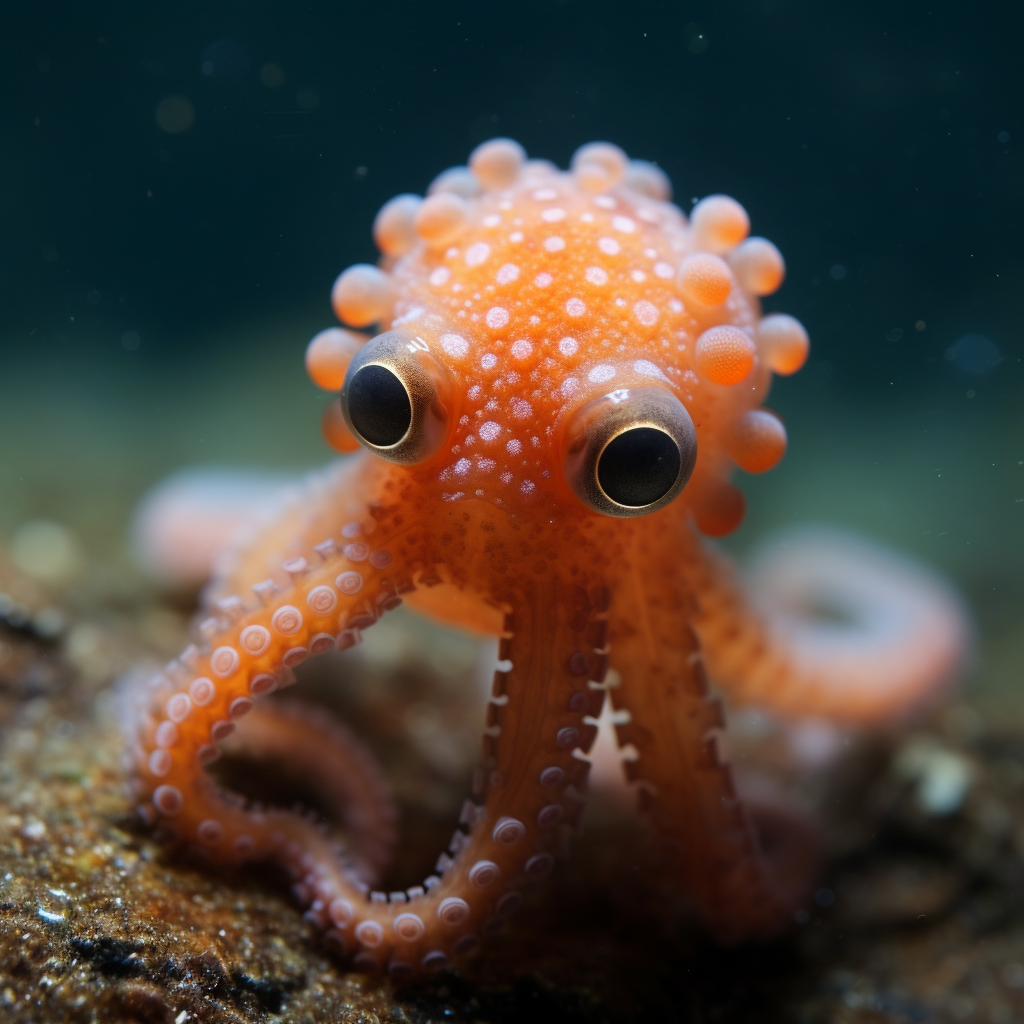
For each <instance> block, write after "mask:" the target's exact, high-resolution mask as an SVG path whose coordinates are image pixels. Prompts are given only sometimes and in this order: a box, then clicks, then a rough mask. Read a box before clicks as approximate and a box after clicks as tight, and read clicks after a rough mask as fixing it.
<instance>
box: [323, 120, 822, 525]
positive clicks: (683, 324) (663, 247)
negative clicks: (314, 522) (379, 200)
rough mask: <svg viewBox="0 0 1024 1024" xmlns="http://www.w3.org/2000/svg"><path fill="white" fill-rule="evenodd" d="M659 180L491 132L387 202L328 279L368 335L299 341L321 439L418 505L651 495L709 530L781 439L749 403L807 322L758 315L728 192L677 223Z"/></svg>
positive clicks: (545, 514) (648, 171) (801, 344)
mask: <svg viewBox="0 0 1024 1024" xmlns="http://www.w3.org/2000/svg"><path fill="white" fill-rule="evenodd" d="M669 192H670V188H669V185H668V182H667V179H666V178H665V177H664V175H663V174H662V173H661V172H660V171H659V170H658V169H657V168H655V167H653V166H652V165H650V164H646V163H643V162H641V161H629V160H628V159H627V158H626V156H625V154H623V153H622V151H621V150H619V149H618V148H617V147H615V146H612V145H609V144H607V143H592V144H590V145H588V146H584V147H582V148H581V149H580V150H578V151H577V153H576V154H575V156H574V157H573V161H572V165H571V167H570V169H569V170H568V171H566V172H562V171H559V170H557V169H556V168H554V167H553V166H551V165H550V164H548V163H546V162H543V161H529V160H526V159H525V155H524V153H523V151H522V149H521V147H519V146H518V144H516V143H514V142H512V141H511V140H507V139H498V140H494V141H492V142H488V143H485V144H483V145H482V146H480V147H478V148H477V150H475V151H474V153H473V154H472V155H471V157H470V161H469V166H468V167H467V168H454V169H452V170H450V171H446V172H445V173H444V174H442V175H441V176H440V177H439V178H438V179H437V180H436V181H435V182H434V184H433V185H432V186H431V187H430V189H429V190H428V194H427V197H426V198H420V197H418V196H411V195H402V196H398V197H396V198H395V199H392V200H391V201H390V202H389V203H387V204H386V205H385V206H384V208H383V209H382V210H381V212H380V214H379V215H378V217H377V220H376V222H375V225H374V233H375V238H376V241H377V244H378V246H379V247H380V249H381V252H382V259H381V263H380V265H379V266H369V265H358V266H355V267H350V268H349V269H348V270H346V271H345V272H344V273H343V274H342V275H341V276H340V277H339V278H338V280H337V282H336V283H335V286H334V290H333V293H332V300H333V305H334V308H335V311H336V313H337V314H338V316H339V318H340V319H341V320H342V321H343V322H344V323H346V324H348V325H349V326H350V327H353V328H363V327H371V326H374V327H376V328H377V332H378V333H376V334H373V335H360V334H357V333H355V332H354V331H351V330H343V329H340V328H334V329H331V330H329V331H325V332H322V333H321V334H320V335H317V337H316V338H314V339H313V341H312V342H311V344H310V347H309V349H308V351H307V367H308V369H309V372H310V375H311V377H312V378H313V380H314V382H315V383H317V384H318V385H320V386H321V387H324V388H325V389H327V390H332V391H340V401H338V402H334V403H332V406H331V407H330V409H329V410H328V413H327V416H326V418H325V433H326V435H327V437H328V440H329V441H330V442H331V443H332V444H333V445H334V447H336V448H338V449H339V450H342V451H349V450H353V449H354V448H355V447H357V446H362V447H363V448H365V449H367V450H368V451H370V452H372V453H373V454H374V455H375V456H377V457H379V458H381V459H384V460H387V461H389V462H391V463H393V464H395V465H396V467H398V468H397V469H396V472H397V473H402V474H406V476H407V479H408V480H410V481H415V482H416V484H417V485H418V486H420V487H423V488H426V489H428V491H432V492H433V495H434V496H435V497H436V499H437V501H438V502H458V501H466V500H483V501H486V502H489V503H491V504H492V505H494V506H497V507H499V508H501V509H503V510H505V511H507V512H508V513H510V514H511V515H513V516H515V517H516V518H517V519H521V520H528V519H531V518H537V519H544V520H546V521H557V520H558V519H560V518H562V517H569V516H576V517H578V516H580V515H584V516H614V517H632V516H638V515H645V514H648V513H654V512H658V511H660V510H663V509H665V510H666V512H665V514H673V515H691V516H692V517H693V518H694V519H695V520H696V522H697V525H698V526H699V527H700V528H701V529H702V530H703V531H704V532H705V533H708V534H713V535H720V534H723V533H727V532H729V531H730V530H731V529H733V528H734V527H735V526H736V525H737V524H738V522H739V520H740V518H741V517H742V514H743V501H742V497H741V495H740V493H739V491H737V490H736V489H735V488H734V487H732V486H731V484H730V483H729V475H730V473H731V471H732V469H733V468H734V467H736V466H739V467H740V468H742V469H744V470H747V471H750V472H763V471H764V470H767V469H770V468H772V467H773V466H774V465H775V464H776V463H777V462H778V461H779V459H780V458H781V457H782V454H783V453H784V451H785V446H786V435H785V430H784V428H783V426H782V424H781V422H780V421H779V419H778V418H777V417H776V416H775V415H774V414H773V413H771V412H769V411H768V410H766V409H764V408H762V407H761V406H762V403H763V401H764V399H765V398H766V397H767V393H768V388H769V385H770V381H771V377H772V373H773V372H776V373H783V374H788V373H793V372H795V371H796V370H797V369H799V367H800V366H801V365H802V363H803V361H804V359H805V358H806V355H807V347H808V344H807V335H806V333H805V332H804V330H803V328H802V327H801V326H800V324H799V323H798V322H797V321H795V320H794V319H793V318H792V317H788V316H784V315H778V314H777V315H772V316H767V317H762V316H761V311H760V303H759V299H760V297H761V296H763V295H766V294H769V293H770V292H772V291H774V290H775V289H776V288H777V287H778V286H779V285H780V284H781V282H782V278H783V273H784V267H783V262H782V257H781V255H780V254H779V252H778V250H777V249H776V248H775V247H774V246H773V245H772V244H771V243H770V242H768V241H767V240H765V239H762V238H750V237H748V229H749V222H748V218H747V214H746V212H745V211H744V210H743V208H742V207H741V206H740V205H739V203H737V202H736V201H735V200H733V199H730V198H728V197H726V196H710V197H708V198H706V199H704V200H702V201H701V202H699V203H698V204H697V205H696V206H695V207H694V208H693V210H692V211H691V214H690V216H689V218H687V217H686V216H685V215H684V214H683V212H682V211H681V210H680V209H679V208H678V207H677V206H675V205H673V204H672V203H671V202H670V197H669ZM669 510H671V511H669Z"/></svg>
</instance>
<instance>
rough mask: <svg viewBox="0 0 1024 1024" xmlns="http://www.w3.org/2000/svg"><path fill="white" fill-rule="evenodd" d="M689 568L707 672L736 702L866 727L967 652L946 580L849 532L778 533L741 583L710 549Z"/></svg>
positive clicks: (939, 682)
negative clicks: (695, 597) (745, 579)
mask: <svg viewBox="0 0 1024 1024" xmlns="http://www.w3.org/2000/svg"><path fill="white" fill-rule="evenodd" d="M692 567H693V571H692V585H693V589H694V591H695V593H696V595H697V602H698V608H697V611H696V614H695V617H694V627H695V628H696V631H697V634H698V636H699V637H700V641H701V644H702V646H703V648H704V651H705V656H706V659H707V666H708V671H709V672H710V674H711V678H712V679H713V680H714V682H715V683H716V684H717V685H719V686H721V687H722V688H723V690H724V691H725V692H726V693H727V694H728V696H729V698H730V700H734V701H736V702H737V703H743V704H757V705H760V706H763V707H767V708H770V709H771V710H774V711H777V712H780V713H782V714H786V715H792V716H794V717H823V718H828V719H832V720H835V721H837V722H841V723H847V724H860V725H868V724H871V723H875V722H880V721H883V720H886V719H890V718H893V717H898V716H900V715H901V714H904V713H906V712H908V711H910V710H913V709H915V708H917V707H919V706H920V705H921V704H922V703H924V702H927V700H928V699H929V698H931V697H933V696H934V695H936V694H937V693H940V692H941V691H942V688H943V686H944V685H945V684H947V683H948V682H949V681H950V680H952V679H953V678H954V677H955V676H956V674H957V673H958V671H960V670H961V669H962V668H963V667H964V665H965V663H966V661H967V659H968V655H969V649H970V633H971V630H970V625H969V620H968V616H967V613H966V611H965V609H964V607H963V604H962V603H961V601H960V600H959V598H958V597H957V595H956V594H955V592H954V591H953V590H952V588H951V587H950V586H949V585H948V584H946V583H945V582H944V581H943V580H942V579H941V578H939V577H938V576H936V575H935V574H934V573H932V572H930V571H928V570H927V569H925V568H924V567H922V566H920V565H918V564H916V563H915V562H913V561H911V560H910V559H907V558H906V557H904V556H902V555H900V554H898V553H896V552H894V551H891V550H888V549H886V548H884V547H882V546H881V545H878V544H874V543H871V542H869V541H866V540H864V539H862V538H859V537H856V536H854V535H851V534H847V533H844V532H842V531H839V530H835V529H828V528H824V527H802V528H798V529H794V530H790V531H786V532H785V533H783V534H781V535H779V536H778V537H777V538H776V539H775V540H774V542H773V543H771V544H770V545H766V546H765V548H764V550H763V552H762V553H761V555H760V556H759V557H757V558H756V559H755V561H754V563H753V565H752V567H751V571H750V572H749V573H748V575H747V583H746V585H745V586H744V585H742V584H741V581H740V580H739V578H738V576H737V574H736V573H735V571H734V569H733V568H732V566H731V565H730V564H729V562H728V560H727V559H726V558H725V557H724V556H722V555H721V554H719V553H717V552H715V551H713V550H706V551H704V552H703V553H702V554H700V555H698V556H697V557H696V558H695V559H694V561H693V563H692Z"/></svg>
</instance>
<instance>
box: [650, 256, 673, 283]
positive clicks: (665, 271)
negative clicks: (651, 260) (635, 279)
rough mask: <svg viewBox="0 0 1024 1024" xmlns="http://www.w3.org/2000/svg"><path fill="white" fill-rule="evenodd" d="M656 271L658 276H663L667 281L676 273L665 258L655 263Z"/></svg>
mask: <svg viewBox="0 0 1024 1024" xmlns="http://www.w3.org/2000/svg"><path fill="white" fill-rule="evenodd" d="M654 273H655V274H657V275H658V277H660V278H663V279H664V280H666V281H667V280H668V279H669V278H670V277H672V276H673V274H675V271H674V270H673V269H672V267H671V266H670V265H669V264H668V263H666V262H665V261H664V260H659V261H658V262H657V263H655V264H654Z"/></svg>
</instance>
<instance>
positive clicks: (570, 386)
mask: <svg viewBox="0 0 1024 1024" xmlns="http://www.w3.org/2000/svg"><path fill="white" fill-rule="evenodd" d="M579 386H580V382H579V381H578V380H577V379H576V378H575V377H566V378H565V380H563V381H562V386H561V387H560V388H559V389H558V390H559V391H560V392H561V394H562V397H563V398H568V397H569V396H570V395H572V394H575V392H576V391H577V390H578V389H579Z"/></svg>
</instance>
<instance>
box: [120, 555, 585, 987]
mask: <svg viewBox="0 0 1024 1024" xmlns="http://www.w3.org/2000/svg"><path fill="white" fill-rule="evenodd" d="M378 550H380V549H378ZM357 554H361V553H357ZM345 560H346V556H345V555H344V554H342V553H337V554H336V555H335V556H334V557H332V558H329V559H328V560H327V563H326V564H325V565H324V566H323V567H322V568H321V570H320V571H319V572H316V573H310V574H309V575H308V576H304V577H303V578H302V579H301V581H300V582H299V583H297V584H296V585H295V586H293V588H292V589H291V590H289V591H286V592H282V593H281V594H278V595H276V596H275V597H273V598H271V599H270V600H269V601H268V604H267V607H266V608H264V609H259V610H255V611H250V612H248V613H247V614H243V615H242V616H241V617H240V618H239V619H238V620H237V621H236V622H235V623H234V624H232V625H231V626H230V627H229V628H228V629H226V630H223V631H222V632H221V633H220V634H219V635H217V636H216V637H214V638H212V639H211V640H210V641H209V643H208V644H207V646H206V647H205V648H204V649H193V650H192V651H190V652H187V653H186V655H185V656H183V659H182V661H181V662H180V663H179V664H178V665H177V666H173V667H172V668H170V669H169V670H168V671H167V672H165V673H164V674H163V676H161V677H160V678H159V680H158V681H157V684H156V686H155V688H154V691H153V693H154V695H155V696H156V700H155V701H154V706H153V709H152V711H151V713H150V714H149V715H147V716H145V718H144V720H143V722H142V726H141V729H140V743H139V748H140V749H139V753H140V758H141V763H142V769H141V772H140V778H139V788H140V796H141V797H142V799H143V807H144V810H145V812H146V813H147V815H148V816H149V817H151V818H152V819H154V820H158V821H160V822H161V823H162V824H163V825H164V827H165V828H168V829H172V830H173V831H174V832H175V833H176V834H177V835H178V837H179V838H180V839H182V840H184V841H185V842H187V843H190V844H192V845H193V846H196V847H198V848H200V849H203V850H205V851H207V852H208V853H209V854H210V856H211V857H212V858H214V859H217V860H221V861H225V860H226V861H242V860H253V859H270V860H274V861H276V862H278V863H280V864H282V865H283V866H284V867H285V868H286V869H287V870H288V871H289V873H290V874H291V875H292V877H293V879H294V881H295V883H296V887H295V891H296V893H297V895H298V897H299V898H300V900H302V901H303V902H304V903H306V904H308V906H309V911H308V916H310V917H311V919H312V920H314V921H316V922H317V923H318V924H320V925H321V926H322V927H324V928H325V929H327V930H328V936H329V938H330V939H331V941H332V943H333V944H334V946H335V947H336V948H337V949H339V950H341V951H343V952H344V953H346V954H349V955H353V956H354V960H355V963H356V965H357V966H360V967H362V968H375V967H384V966H387V967H388V969H389V971H390V972H391V973H392V974H393V975H395V976H398V977H402V976H407V975H411V974H413V973H418V972H420V971H423V970H430V969H433V968H437V967H440V966H443V965H444V964H446V963H448V962H449V961H450V960H452V959H454V958H455V957H458V956H460V955H463V954H465V953H468V952H469V951H470V950H471V949H473V948H475V946H476V944H477V943H478V941H479V938H480V936H481V935H482V934H484V933H485V932H486V931H487V930H488V929H490V928H492V927H494V926H495V925H497V924H499V923H500V922H501V920H502V919H503V918H504V917H506V916H507V915H508V914H509V913H511V912H512V911H513V910H514V909H515V908H516V907H517V906H518V905H519V903H521V902H522V894H521V890H522V888H523V886H524V885H525V884H526V883H527V882H529V881H530V880H532V879H537V878H541V877H543V876H544V875H546V874H547V873H548V871H549V870H550V869H551V867H552V866H553V863H554V857H555V855H556V854H557V853H558V852H560V850H561V849H562V847H563V846H564V844H565V839H566V832H567V830H571V827H572V826H573V825H575V824H576V823H577V822H578V821H579V817H580V813H581V811H582V792H583V790H584V788H585V784H586V775H587V769H588V768H589V764H588V762H586V761H585V760H584V759H581V758H580V757H579V756H578V753H577V751H579V750H580V749H582V750H584V751H585V750H587V749H588V748H589V746H590V744H591V743H592V742H593V738H594V735H595V732H596V727H595V725H594V723H593V718H592V716H595V715H597V714H598V713H599V712H600V708H601V703H602V699H603V691H602V690H600V688H594V687H592V686H591V685H590V683H591V681H592V680H598V679H600V677H601V675H602V674H603V664H604V662H603V657H602V655H601V654H600V653H599V652H598V651H597V650H596V648H595V643H596V642H600V639H601V636H602V634H603V631H602V630H601V628H600V625H599V621H600V618H601V614H602V609H601V607H600V603H599V602H595V601H594V600H592V599H591V598H590V597H588V595H587V594H586V593H585V592H584V591H582V590H581V589H579V588H577V589H576V590H574V591H572V592H571V593H569V592H564V591H559V592H558V593H553V592H551V591H550V590H549V589H547V588H545V589H544V590H543V591H541V590H540V589H538V591H537V592H531V593H529V594H524V595H523V597H522V598H521V599H519V600H517V601H515V602H513V604H514V607H515V611H514V613H512V614H511V615H510V616H509V617H508V619H507V621H506V635H505V636H504V637H503V640H502V643H501V652H500V653H501V658H502V659H503V660H504V661H505V662H511V665H510V666H509V667H501V668H500V669H499V671H498V672H497V674H496V676H495V685H494V699H493V701H492V703H491V705H490V709H489V714H488V728H487V731H486V732H485V736H484V762H483V765H482V769H481V771H480V772H479V773H478V776H477V778H476V780H475V784H474V789H475V791H476V793H477V794H478V796H481V797H483V798H484V802H483V804H482V805H477V804H476V803H473V802H471V801H467V803H466V805H465V807H464V810H463V814H462V818H461V824H462V825H463V826H464V829H465V830H463V829H459V830H457V831H456V833H455V835H454V836H453V839H452V843H451V845H450V847H449V850H448V852H447V853H444V854H442V855H441V857H440V858H439V860H438V865H437V872H438V873H437V874H436V875H432V876H431V877H430V878H428V879H426V880H425V881H424V883H423V884H422V885H421V886H413V887H412V888H410V889H408V890H405V891H403V892H394V893H389V894H388V893H382V892H369V885H368V883H367V881H366V879H365V877H364V875H363V874H362V873H361V872H360V871H359V870H358V864H357V862H356V861H355V860H353V859H352V858H351V857H349V858H340V857H339V856H338V852H337V850H336V849H335V847H334V845H333V844H332V842H331V840H330V839H329V838H328V837H327V836H326V835H325V834H324V833H323V832H322V831H321V830H320V828H319V827H318V826H317V825H316V824H315V823H314V822H312V821H310V820H308V819H305V818H303V817H301V816H299V815H296V814H294V813H291V812H286V811H276V810H262V809H252V808H247V807H245V806H243V805H242V804H241V803H239V802H237V801H234V800H232V799H230V797H228V796H227V795H226V794H223V793H221V792H219V791H218V790H217V789H216V788H215V787H214V786H213V785H212V783H211V782H210V780H209V778H208V777H206V776H205V775H204V774H203V773H202V772H201V771H200V770H199V765H201V764H202V763H203V762H204V761H208V760H209V759H211V758H212V757H213V756H215V753H216V745H217V743H218V742H219V741H220V740H221V739H223V738H225V737H226V735H227V734H228V733H229V732H230V731H231V728H232V727H233V724H234V719H235V718H237V717H239V716H240V715H241V714H242V713H244V712H246V711H248V710H249V708H250V707H251V702H252V695H253V692H254V689H255V690H256V691H259V690H260V689H262V688H264V687H266V688H267V689H270V688H272V685H273V682H274V680H276V679H277V678H279V676H280V673H281V671H282V668H285V669H286V668H287V667H288V665H289V663H290V662H294V661H295V660H297V657H296V656H295V652H297V651H299V652H302V656H305V654H306V653H309V652H312V651H313V650H315V648H316V646H317V643H318V642H319V641H320V640H322V639H323V638H325V637H326V636H330V635H331V632H330V631H333V632H334V635H335V636H336V637H337V638H340V641H341V643H342V644H344V643H345V642H347V640H348V639H350V638H351V637H352V636H353V633H354V631H356V630H358V629H361V628H365V627H366V626H367V625H369V624H370V622H372V621H373V619H374V618H375V617H376V615H377V614H378V612H379V611H380V610H381V609H382V608H384V609H386V608H387V607H389V606H391V605H392V604H393V603H396V602H397V593H396V590H397V589H402V584H401V583H398V582H397V581H399V580H402V579H405V580H408V579H409V578H410V577H411V574H409V573H406V574H405V575H404V576H403V574H401V573H395V572H394V567H388V566H383V565H382V564H381V563H383V562H384V561H385V560H384V559H382V558H377V559H374V557H373V553H371V554H370V555H369V557H368V558H367V561H366V563H360V566H361V567H362V566H364V565H365V566H366V568H365V569H364V571H365V572H366V574H367V575H366V577H365V579H364V580H363V586H362V588H361V590H360V592H359V593H358V594H349V593H347V590H348V589H349V585H348V584H347V583H346V582H345V577H346V574H350V573H354V572H355V570H354V569H352V568H347V567H346V564H343V563H345ZM375 563H376V564H375ZM339 569H342V570H343V571H342V572H340V573H339ZM332 580H333V582H332ZM396 584H397V586H396ZM327 591H330V594H331V596H332V597H333V604H332V605H331V608H330V609H329V610H326V606H327V604H328V603H330V602H329V601H327V600H326V599H323V604H322V607H323V609H324V611H323V612H322V613H321V612H319V611H317V608H318V607H320V605H319V604H318V601H319V600H320V599H321V598H322V597H323V595H324V594H325V593H326V592H327ZM364 594H365V595H366V596H363V595H364ZM300 605H301V606H302V608H303V609H306V608H307V607H308V609H309V610H308V611H302V612H300V610H299V608H300ZM595 623H598V624H597V625H595ZM254 638H255V639H254ZM215 679H216V682H214V680H215Z"/></svg>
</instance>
